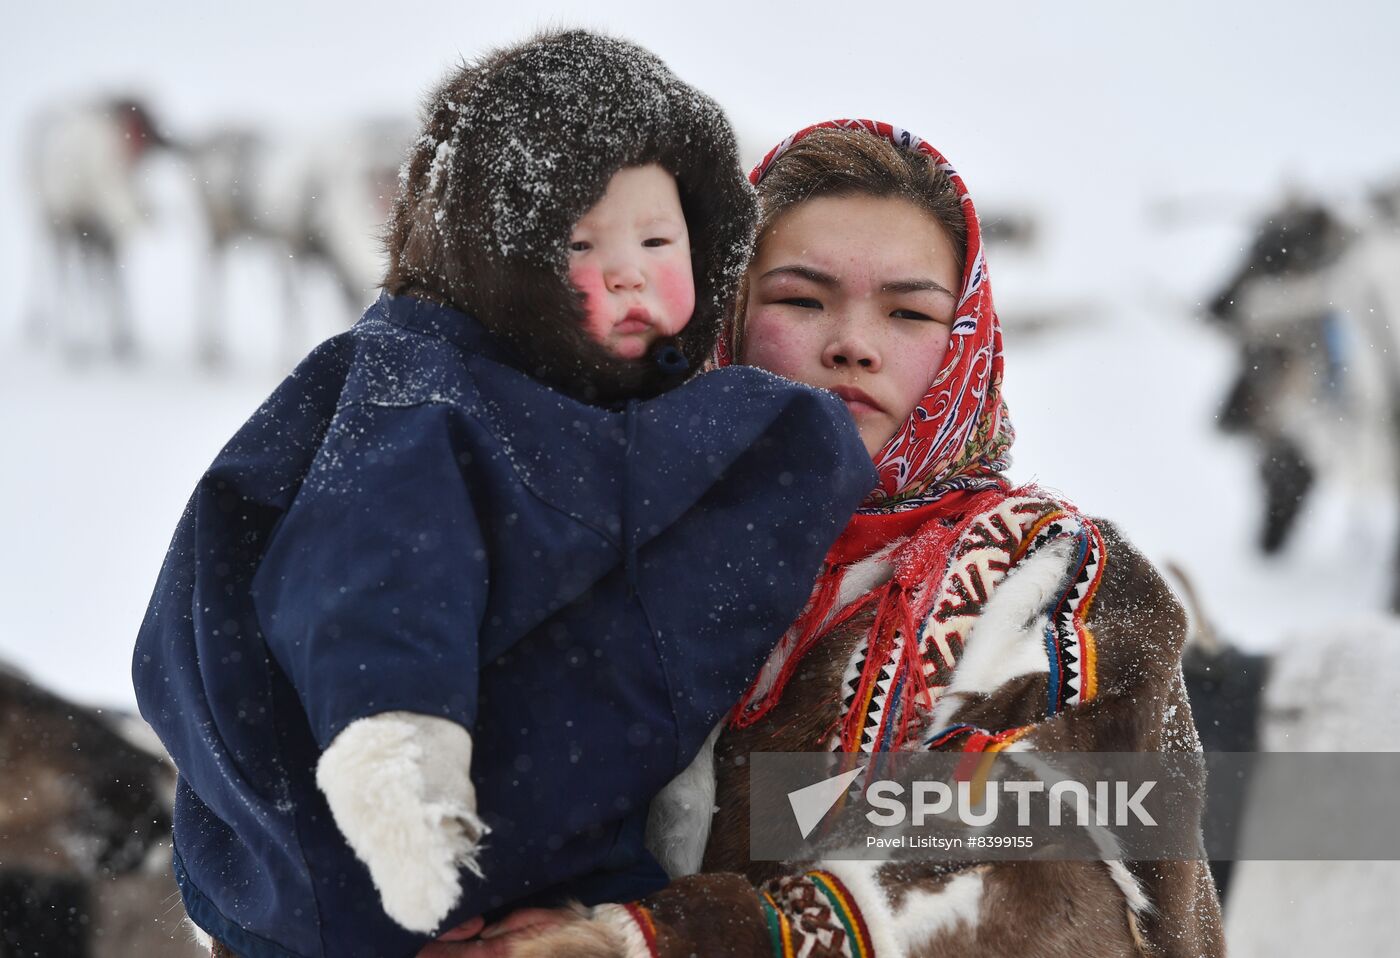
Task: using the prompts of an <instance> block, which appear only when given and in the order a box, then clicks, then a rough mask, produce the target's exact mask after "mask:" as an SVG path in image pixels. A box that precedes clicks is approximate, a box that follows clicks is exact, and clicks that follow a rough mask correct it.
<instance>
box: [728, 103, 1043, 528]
mask: <svg viewBox="0 0 1400 958" xmlns="http://www.w3.org/2000/svg"><path fill="white" fill-rule="evenodd" d="M824 128H826V129H848V130H864V131H865V132H867V133H871V134H873V135H875V136H878V137H882V138H883V139H886V140H889V141H890V142H891V143H893V144H894V145H895V146H897V147H899V148H900V149H902V150H914V151H917V152H919V153H923V154H925V155H926V156H929V157H931V158H932V159H933V161H934V163H936V164H937V165H938V168H939V169H941V170H943V171H944V172H945V173H947V174H948V178H949V180H950V181H951V182H952V184H953V187H954V189H956V190H957V192H958V196H959V198H960V199H961V200H962V208H963V217H964V219H965V220H966V222H967V256H966V260H965V262H964V264H963V277H962V291H961V293H960V295H959V297H958V307H957V312H956V313H955V314H954V316H953V328H952V335H951V336H950V337H949V339H948V352H947V355H946V356H945V357H944V360H943V366H942V368H941V369H939V370H938V372H937V375H935V376H934V377H933V379H932V382H931V383H930V384H929V388H928V392H927V394H926V395H925V396H924V398H923V400H922V401H921V402H920V403H919V405H918V406H916V407H915V408H914V412H913V413H912V414H911V415H910V417H909V419H908V420H907V421H906V422H905V423H904V425H903V426H902V427H901V428H900V429H899V431H898V432H896V433H895V434H894V436H893V437H892V438H891V439H890V441H889V442H887V443H886V444H885V447H884V448H883V449H881V450H880V451H879V452H878V453H877V454H876V455H875V467H876V469H877V470H878V471H879V474H880V484H879V485H878V486H877V487H876V488H875V489H874V491H872V492H871V494H870V497H869V498H868V499H867V500H866V502H865V504H864V505H863V506H862V508H861V512H862V513H886V514H887V513H891V512H903V511H907V510H911V509H918V508H920V507H922V506H927V505H931V504H933V503H934V502H937V501H938V500H940V499H943V498H944V497H945V496H947V495H948V494H949V493H950V492H954V491H959V490H979V489H989V488H998V487H1004V485H1005V480H1004V479H1003V478H1002V476H1001V475H1000V473H1001V472H1003V471H1004V470H1005V469H1006V468H1007V466H1008V465H1009V463H1010V450H1011V441H1012V439H1013V438H1014V436H1015V432H1014V431H1013V429H1012V427H1011V418H1010V416H1009V415H1008V414H1007V411H1006V403H1005V402H1004V401H1003V400H1002V397H1001V378H1002V347H1001V323H1000V321H999V320H998V319H997V314H996V310H995V309H994V308H993V306H992V286H991V283H990V281H989V280H988V278H987V261H986V258H985V256H984V255H983V252H982V227H981V224H980V223H979V222H978V220H977V210H976V209H975V208H974V207H973V205H972V197H971V195H969V193H968V192H967V186H966V185H965V184H964V183H963V179H962V177H961V176H959V175H958V172H957V171H956V170H955V169H953V165H952V164H951V163H949V162H948V161H947V159H945V158H944V156H943V154H941V153H939V152H938V151H937V150H935V149H934V148H933V147H932V146H930V145H929V144H928V143H926V142H924V141H923V140H921V139H919V138H918V137H917V136H915V135H914V134H912V133H910V132H909V131H908V130H902V129H900V128H899V127H896V126H891V125H890V124H888V123H879V122H877V121H875V120H830V121H828V122H826V123H818V124H816V125H814V126H809V127H807V128H806V129H803V130H799V131H798V132H796V133H794V134H793V135H792V136H789V137H788V138H787V139H785V140H783V142H781V143H779V144H778V145H777V146H775V147H773V149H771V150H769V151H768V155H767V156H765V157H764V158H763V160H762V161H761V162H760V163H759V164H758V166H756V167H754V169H753V172H752V173H750V174H749V180H750V181H751V182H752V183H753V184H754V186H756V187H758V188H759V192H760V195H761V194H762V182H763V177H764V176H765V175H766V174H767V173H768V171H769V170H770V169H771V168H772V166H773V164H774V163H775V162H777V160H778V158H779V157H781V156H782V155H783V154H784V153H786V152H787V150H788V148H789V147H791V146H792V145H793V144H794V143H796V142H798V141H799V140H801V139H802V138H803V137H805V136H807V135H808V134H809V133H811V132H812V131H813V130H819V129H824ZM731 341H732V339H731V337H730V336H722V337H720V348H719V351H718V353H717V355H716V362H717V365H721V366H723V365H727V364H729V363H730V362H733V361H734V357H732V356H731V355H729V349H728V343H729V342H731Z"/></svg>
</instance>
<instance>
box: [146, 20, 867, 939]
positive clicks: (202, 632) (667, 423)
mask: <svg viewBox="0 0 1400 958" xmlns="http://www.w3.org/2000/svg"><path fill="white" fill-rule="evenodd" d="M754 215H755V212H754V205H753V198H752V192H751V189H750V188H749V186H748V184H747V183H746V181H745V180H744V178H743V176H742V175H741V173H740V172H739V169H738V165H737V158H736V155H735V148H734V142H733V136H732V133H731V132H730V130H729V127H728V124H727V123H726V122H725V120H724V118H723V116H722V114H721V113H720V112H719V110H718V108H717V107H716V106H715V105H714V104H713V103H712V102H711V101H710V100H708V99H707V98H706V97H704V96H703V95H701V94H699V93H698V92H696V91H695V90H692V89H690V88H689V87H687V86H685V85H684V84H682V83H681V82H680V81H678V80H677V79H676V78H675V77H674V76H672V75H671V74H670V73H669V71H667V70H666V68H665V67H664V65H663V64H661V63H660V61H658V60H657V59H656V58H654V57H652V56H651V55H649V54H647V53H645V52H644V51H642V50H639V49H638V48H636V47H634V46H632V45H630V44H626V43H623V42H620V41H616V40H612V39H607V38H602V37H598V36H594V35H591V34H588V33H583V32H568V33H559V34H552V35H545V36H542V37H539V38H537V39H535V40H533V41H531V42H528V43H525V44H522V45H520V46H518V47H515V48H511V49H506V50H503V51H500V52H498V53H496V54H494V55H492V56H490V57H488V58H487V59H485V60H484V61H483V62H481V63H480V64H478V65H476V66H471V67H464V68H463V69H461V70H460V71H458V72H457V73H456V74H455V75H454V76H452V77H451V78H450V79H449V80H448V81H447V83H446V84H445V85H444V86H443V87H442V88H441V89H440V90H439V92H438V93H437V94H436V96H435V97H434V99H433V100H432V102H431V103H430V105H429V108H428V112H427V118H426V128H425V131H424V134H423V136H422V137H421V138H420V139H419V141H418V143H417V145H416V147H415V149H414V152H413V155H412V157H411V159H410V162H409V163H408V165H407V167H406V169H405V175H404V180H403V183H402V186H401V190H400V196H399V198H398V201H397V204H396V207H395V211H394V216H393V221H392V224H391V231H390V237H389V253H390V267H389V272H388V276H387V277H386V280H385V284H384V285H385V289H386V292H385V294H384V295H382V296H381V297H380V300H379V301H378V302H377V303H376V304H375V305H373V306H372V307H370V309H369V311H368V312H367V313H366V314H365V316H364V318H363V319H361V320H360V322H359V323H357V324H356V325H355V327H354V328H353V329H351V330H350V331H349V332H347V333H344V334H342V335H340V336H337V337H334V338H332V339H331V340H328V341H327V342H326V343H324V344H322V345H321V346H320V347H318V348H317V349H316V350H314V351H313V352H312V353H311V355H310V356H309V357H307V359H306V360H305V361H303V362H302V364H301V365H300V366H299V367H298V368H297V370H296V371H295V372H294V373H293V374H292V375H291V376H290V377H289V378H288V379H287V380H286V382H284V383H283V384H282V385H281V386H280V387H279V388H278V389H277V390H276V391H275V392H274V393H273V395H272V396H271V397H270V398H269V399H268V401H267V402H266V403H265V404H264V405H263V406H262V407H261V408H260V409H259V410H258V411H257V413H255V414H254V416H253V417H252V418H251V419H250V420H249V421H248V423H247V424H246V425H244V427H243V428H242V429H241V430H240V431H239V432H238V434H237V435H235V436H234V438H233V439H232V440H231V441H230V443H229V444H228V445H227V446H226V447H225V448H224V450H223V451H222V452H221V453H220V455H219V456H218V458H217V459H216V460H215V462H214V464H213V465H212V466H211V467H210V469H209V470H208V472H207V473H206V474H205V476H204V478H203V479H202V480H201V482H200V483H199V485H198V487H197V488H196V490H195V493H194V495H193V497H192V498H191V500H190V503H189V505H188V507H187V508H186V511H185V514H184V516H183V517H182V519H181V521H180V525H179V528H178V529H177V530H176V534H175V538H174V541H173V542H172V544H171V548H170V551H169V553H168V555H167V558H166V561H165V565H164V568H163V569H162V572H161V576H160V580H159V582H158V583H157V585H156V590H155V595H154V597H153V599H152V602H151V607H150V610H149V611H148V613H147V617H146V620H145V622H144V624H143V626H142V630H141V634H140V636H139V638H138V641H137V647H136V655H135V661H134V670H133V674H134V681H135V685H136V690H137V696H138V700H139V702H140V705H141V710H142V714H143V715H144V716H145V717H146V718H147V719H148V720H149V721H150V722H151V724H152V725H153V726H154V727H155V728H156V730H157V732H158V733H159V734H160V735H161V737H162V739H163V741H164V742H165V744H166V746H167V747H168V748H169V750H170V752H171V754H172V755H173V756H174V758H175V761H176V764H177V765H178V766H179V769H180V783H179V789H178V794H177V800H176V810H175V836H174V838H175V841H174V845H175V871H176V875H177V878H178V879H179V882H180V886H181V890H182V893H183V896H184V900H185V904H186V908H187V910H188V911H189V913H190V916H191V917H192V919H193V920H194V921H195V923H196V924H198V925H199V926H200V927H202V928H204V929H205V930H206V931H208V932H209V933H210V934H212V935H213V936H214V937H215V938H216V939H218V940H219V941H220V942H221V943H222V945H223V946H225V947H226V949H227V950H231V951H232V952H233V953H236V954H237V955H239V956H242V958H263V956H276V958H286V956H297V958H303V956H322V955H327V956H335V958H353V956H366V958H368V956H391V958H392V956H409V955H413V954H414V953H415V952H416V951H417V949H418V947H419V946H420V945H421V944H422V943H423V942H424V941H426V940H427V939H428V938H429V937H430V933H431V932H433V931H435V930H437V929H439V928H441V927H445V926H450V925H452V924H455V923H456V922H458V921H461V920H462V919H463V918H468V917H472V916H476V915H487V916H493V915H498V914H500V913H501V912H502V911H503V910H504V909H505V908H506V907H507V906H520V905H527V904H532V903H540V904H544V903H550V902H557V901H559V900H560V899H562V898H563V897H565V896H573V897H577V898H579V899H581V900H582V901H583V902H584V903H585V904H591V903H594V902H600V901H619V900H623V901H625V900H629V899H630V898H635V897H638V896H639V895H642V894H646V893H648V892H650V891H653V890H655V889H657V888H660V887H661V886H662V885H664V884H665V881H666V877H665V874H664V872H662V871H661V869H660V867H659V866H658V865H657V864H656V862H655V860H654V859H653V858H651V856H650V855H649V854H648V853H647V852H646V851H645V850H644V848H643V832H644V828H645V823H646V815H647V805H648V802H649V801H650V799H651V797H652V796H654V795H655V794H656V793H657V792H658V791H659V790H660V789H661V788H662V787H663V786H664V785H665V784H666V782H667V781H669V780H670V779H671V778H672V777H674V776H675V775H676V774H677V773H679V772H680V771H681V770H682V769H684V768H685V767H686V765H687V764H688V763H689V762H690V760H691V759H692V758H693V757H694V756H695V754H696V753H697V752H698V750H699V749H700V746H701V744H702V742H703V741H704V739H705V738H706V736H707V735H708V733H709V732H710V730H711V728H712V727H713V726H714V725H715V723H716V722H717V721H718V720H719V719H720V718H721V716H722V715H723V714H724V713H725V712H726V711H727V710H728V709H729V707H730V706H731V705H732V704H733V702H734V701H735V700H736V699H737V697H738V695H739V693H740V692H741V691H742V690H743V688H744V686H745V684H746V683H747V682H748V681H749V680H750V679H751V678H752V676H753V674H754V673H755V672H756V670H757V668H758V666H759V664H760V663H761V662H762V661H763V659H764V657H765V656H766V655H767V653H768V652H769V650H770V649H771V647H772V645H773V643H774V642H775V641H776V639H777V638H778V636H779V635H781V633H782V632H783V630H784V629H785V628H786V626H787V625H788V623H789V622H790V620H791V619H792V618H793V617H794V616H795V615H796V613H797V612H798V610H799V609H800V607H801V606H802V604H803V602H804V601H805V600H806V598H807V596H808V593H809V591H810V587H811V582H812V578H813V576H814V574H815V572H816V569H817V566H818V564H819V562H820V560H821V558H822V556H823V554H824V552H825V550H826V549H827V547H828V546H829V545H830V543H831V541H832V540H833V539H834V538H835V537H836V535H837V533H839V531H840V530H841V528H842V526H843V525H844V524H845V521H846V519H847V518H848V517H849V514H850V512H851V511H852V510H853V509H854V507H855V505H856V504H857V502H858V501H859V500H860V499H861V498H862V496H864V495H865V493H866V492H868V491H869V489H870V488H871V487H872V486H873V485H874V482H875V475H874V473H873V471H872V470H871V466H870V460H869V457H868V456H867V455H866V454H865V451H864V448H863V446H862V445H861V442H860V439H859V436H858V434H857V433H856V431H855V429H854V427H853V426H852V423H851V420H850V417H849V415H848V414H847V413H846V412H845V410H844V409H843V408H842V407H841V404H840V403H839V401H838V400H837V399H836V398H835V397H832V396H828V395H826V394H824V393H820V392H817V391H815V390H812V389H809V388H806V387H802V386H797V385H793V384H790V383H787V382H785V381H782V380H779V379H777V378H776V377H773V376H771V375H769V374H766V373H762V372H758V371H755V370H750V369H744V368H733V369H727V370H722V371H719V372H716V373H712V374H708V375H705V376H702V377H699V378H697V379H695V380H693V381H690V382H686V383H684V384H683V385H678V383H680V382H681V381H682V380H684V379H685V378H686V376H685V373H686V371H687V370H695V369H698V368H699V366H700V364H701V363H702V362H703V360H704V359H705V357H707V356H708V355H709V354H710V352H711V350H712V348H713V345H714V341H715V337H716V335H717V332H718V329H719V328H720V325H721V322H722V320H723V318H724V312H725V310H726V309H727V308H728V306H729V304H730V302H731V300H732V298H733V294H734V289H735V284H736V281H737V278H738V274H739V271H740V270H741V269H742V267H743V263H744V259H745V256H746V254H747V251H748V249H749V246H750V243H751V239H752V228H753V221H754ZM673 387H675V388H673ZM640 400H645V401H640ZM808 491H816V492H817V493H818V494H817V495H815V496H814V497H813V501H811V502H809V501H807V496H806V495H805V493H807V492H808ZM814 506H815V509H816V511H815V514H814ZM488 832H489V837H487V838H486V839H485V841H484V842H482V841H481V838H482V836H483V835H484V834H486V833H488ZM357 859H358V860H357ZM366 865H367V866H368V867H366ZM464 867H465V868H469V869H470V870H471V871H473V872H475V873H476V875H475V876H473V875H464V874H463V873H462V869H463V868H464ZM478 876H480V877H478ZM619 896H625V897H619Z"/></svg>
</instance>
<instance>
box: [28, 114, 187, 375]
mask: <svg viewBox="0 0 1400 958" xmlns="http://www.w3.org/2000/svg"><path fill="white" fill-rule="evenodd" d="M171 146H172V144H171V142H170V141H169V140H168V139H166V138H165V137H164V136H163V135H162V134H161V133H160V132H159V131H158V130H157V128H156V124H155V122H154V121H153V119H152V117H151V112H150V110H149V109H148V108H147V107H146V105H145V104H144V103H143V102H142V101H141V100H139V99H136V98H132V97H113V98H108V99H103V100H97V101H92V102H87V103H80V104H75V105H68V106H62V107H54V108H51V109H49V110H47V111H45V112H43V113H41V114H40V115H39V116H38V118H37V119H36V120H35V122H34V124H33V126H32V128H31V131H30V138H29V150H28V153H29V156H28V160H29V171H28V175H29V180H30V187H31V192H32V194H33V195H34V197H35V199H36V201H37V207H38V214H39V220H40V223H39V226H40V235H41V237H42V240H41V243H40V244H39V250H38V252H37V254H36V255H37V261H36V276H37V277H38V288H37V289H36V290H35V291H34V295H35V296H36V300H35V302H34V303H33V304H32V305H31V307H30V310H31V311H30V317H29V323H28V326H29V333H30V336H31V337H32V338H36V339H37V338H41V337H42V336H43V335H44V334H45V333H47V332H50V331H52V332H54V334H55V335H56V336H57V338H58V340H59V342H60V343H61V344H62V345H64V346H65V347H67V348H68V349H69V350H70V351H74V352H76V351H78V350H79V349H80V348H82V346H83V342H82V340H83V332H82V331H83V327H84V326H88V325H90V324H92V323H94V322H96V323H104V322H105V325H106V334H107V335H106V338H107V347H108V349H109V350H110V352H111V353H112V354H113V355H115V356H117V357H122V358H125V357H129V356H131V355H132V354H133V353H134V352H135V348H136V341H135V336H134V335H133V332H132V325H131V313H130V306H129V304H128V302H127V294H126V289H125V283H124V282H123V280H122V272H121V263H120V259H121V252H122V248H123V247H124V246H125V245H126V244H127V243H128V242H129V241H130V239H131V237H132V235H133V234H134V233H135V232H136V230H138V229H139V228H140V226H141V224H142V223H143V222H144V221H145V219H146V209H147V204H146V201H145V198H144V197H143V195H142V193H141V187H140V183H139V179H138V173H139V172H140V168H141V165H142V163H143V162H144V161H145V160H146V159H147V158H148V157H149V156H151V154H152V153H154V152H156V151H157V150H160V149H168V148H170V147H171Z"/></svg>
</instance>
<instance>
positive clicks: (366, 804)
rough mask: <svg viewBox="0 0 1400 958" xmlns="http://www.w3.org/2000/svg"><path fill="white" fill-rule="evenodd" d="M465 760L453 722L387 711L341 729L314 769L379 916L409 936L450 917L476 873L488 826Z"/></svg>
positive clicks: (465, 739)
mask: <svg viewBox="0 0 1400 958" xmlns="http://www.w3.org/2000/svg"><path fill="white" fill-rule="evenodd" d="M471 760H472V740H471V736H470V735H469V734H468V733H467V730H466V729H464V728H462V726H460V725H458V724H457V723H456V722H450V721H448V720H447V719H443V718H436V717H434V716H430V715H418V714H416V713H413V712H384V713H382V714H380V715H371V716H370V717H368V718H362V719H359V720H357V721H355V722H351V723H350V724H349V725H347V726H346V727H345V728H344V730H343V731H341V733H340V734H339V735H337V736H336V737H335V741H333V742H331V744H330V748H328V749H326V751H325V753H324V754H323V755H322V756H321V760H320V762H319V763H317V765H316V784H317V785H318V786H319V787H320V789H321V791H322V792H323V793H324V794H325V796H326V801H327V802H328V803H329V804H330V808H331V814H332V815H334V816H335V823H336V825H337V826H338V827H339V828H340V831H341V834H342V835H344V836H345V840H346V841H347V842H349V843H350V847H351V848H352V849H354V851H355V854H356V855H357V856H358V857H359V859H360V860H361V861H362V862H364V863H365V864H366V865H368V866H369V873H370V877H371V878H372V879H373V880H374V887H375V888H377V889H378V890H379V898H380V901H381V902H382V903H383V905H384V912H385V914H387V915H388V916H389V917H390V918H392V919H393V920H394V921H396V922H398V923H399V924H400V925H402V926H403V927H404V928H407V929H408V930H409V931H416V932H421V933H424V934H427V933H429V932H432V931H434V930H436V928H437V926H438V925H439V924H440V923H441V922H442V920H443V919H444V918H446V917H447V913H448V912H449V911H451V910H452V906H453V905H455V904H456V903H457V899H458V897H459V896H460V894H461V890H462V886H461V881H460V878H459V869H460V868H461V867H462V866H465V867H467V868H469V869H470V870H471V871H472V872H474V873H475V874H476V875H478V876H481V869H480V867H479V866H478V865H477V862H476V852H477V848H478V844H479V842H480V840H481V837H482V836H483V835H485V834H486V833H487V832H488V831H489V830H490V829H488V828H487V827H486V825H485V824H483V823H482V821H481V819H480V818H478V817H477V814H476V789H475V788H473V787H472V782H471V777H470V774H469V773H470V770H471Z"/></svg>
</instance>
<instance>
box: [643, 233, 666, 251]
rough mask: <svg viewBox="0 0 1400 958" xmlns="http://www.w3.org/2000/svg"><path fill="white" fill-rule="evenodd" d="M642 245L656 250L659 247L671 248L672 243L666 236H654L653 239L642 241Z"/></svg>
mask: <svg viewBox="0 0 1400 958" xmlns="http://www.w3.org/2000/svg"><path fill="white" fill-rule="evenodd" d="M642 245H643V246H646V247H648V248H650V249H655V248H656V247H658V246H670V245H671V241H670V240H668V239H667V238H666V237H664V236H653V237H652V238H651V239H645V240H642Z"/></svg>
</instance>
